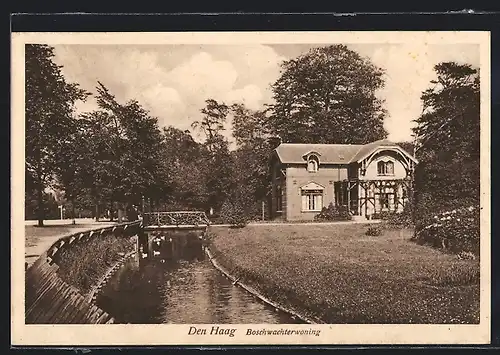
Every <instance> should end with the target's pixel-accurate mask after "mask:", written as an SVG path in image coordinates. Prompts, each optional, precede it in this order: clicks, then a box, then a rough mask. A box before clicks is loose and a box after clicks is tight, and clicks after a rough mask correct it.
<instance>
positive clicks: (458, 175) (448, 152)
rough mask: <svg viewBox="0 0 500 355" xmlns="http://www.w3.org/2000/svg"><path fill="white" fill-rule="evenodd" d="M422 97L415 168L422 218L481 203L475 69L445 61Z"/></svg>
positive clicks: (477, 85)
mask: <svg viewBox="0 0 500 355" xmlns="http://www.w3.org/2000/svg"><path fill="white" fill-rule="evenodd" d="M434 69H435V72H436V77H437V78H436V80H433V81H431V83H430V84H431V87H430V88H429V89H427V90H425V91H424V92H423V94H422V96H421V99H422V103H423V108H424V110H423V113H422V115H421V116H420V117H419V118H418V119H417V120H416V123H417V126H416V128H415V129H414V132H415V135H416V137H417V158H418V159H419V165H418V166H417V169H416V172H415V190H416V191H415V192H416V197H417V198H418V201H417V207H419V208H420V209H421V213H427V214H432V213H434V212H435V211H437V210H443V209H444V210H446V209H448V208H456V207H457V206H462V205H469V204H476V203H479V196H480V195H479V181H480V155H479V147H480V143H479V135H480V111H479V107H480V95H479V70H478V69H475V68H473V67H472V66H471V65H467V64H457V63H455V62H443V63H439V64H437V65H436V66H435V67H434Z"/></svg>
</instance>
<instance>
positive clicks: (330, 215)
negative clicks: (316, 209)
mask: <svg viewBox="0 0 500 355" xmlns="http://www.w3.org/2000/svg"><path fill="white" fill-rule="evenodd" d="M351 219H352V216H351V214H350V213H349V210H348V209H347V206H334V205H333V203H330V204H329V205H328V207H323V209H322V210H321V212H320V213H318V214H317V215H316V216H314V220H316V221H349V220H351Z"/></svg>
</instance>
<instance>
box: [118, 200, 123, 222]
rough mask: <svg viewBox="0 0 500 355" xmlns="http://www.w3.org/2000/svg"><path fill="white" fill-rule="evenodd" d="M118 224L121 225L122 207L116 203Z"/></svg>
mask: <svg viewBox="0 0 500 355" xmlns="http://www.w3.org/2000/svg"><path fill="white" fill-rule="evenodd" d="M118 223H123V206H122V204H121V203H118Z"/></svg>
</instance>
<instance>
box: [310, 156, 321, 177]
mask: <svg viewBox="0 0 500 355" xmlns="http://www.w3.org/2000/svg"><path fill="white" fill-rule="evenodd" d="M318 165H319V164H318V157H316V156H315V155H310V156H309V157H308V158H307V171H309V172H311V173H315V172H316V171H318Z"/></svg>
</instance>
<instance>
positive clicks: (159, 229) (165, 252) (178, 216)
mask: <svg viewBox="0 0 500 355" xmlns="http://www.w3.org/2000/svg"><path fill="white" fill-rule="evenodd" d="M209 225H210V220H209V219H208V217H207V216H206V214H205V212H199V211H176V212H150V213H145V214H144V216H143V220H142V228H143V234H142V236H140V237H139V251H140V253H141V257H142V258H148V257H149V258H151V257H152V258H155V257H159V258H161V259H170V258H172V259H175V258H178V257H179V256H181V255H180V254H182V252H183V251H185V250H187V249H189V248H191V247H192V248H197V247H199V246H200V244H202V240H203V239H204V236H205V235H206V231H207V228H208V227H209Z"/></svg>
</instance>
